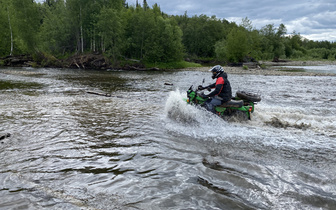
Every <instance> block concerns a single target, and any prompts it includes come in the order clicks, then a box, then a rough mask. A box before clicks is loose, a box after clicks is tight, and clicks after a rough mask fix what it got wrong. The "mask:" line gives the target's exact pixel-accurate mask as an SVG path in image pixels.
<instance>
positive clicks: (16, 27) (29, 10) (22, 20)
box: [11, 0, 42, 53]
mask: <svg viewBox="0 0 336 210" xmlns="http://www.w3.org/2000/svg"><path fill="white" fill-rule="evenodd" d="M11 2H12V9H13V10H14V11H15V13H14V18H13V34H14V40H15V43H16V45H17V50H18V52H19V53H34V52H36V50H37V49H36V47H37V44H38V36H37V34H38V31H39V27H40V20H41V18H42V17H41V15H40V11H39V10H38V7H37V4H36V3H35V2H34V1H31V0H11Z"/></svg>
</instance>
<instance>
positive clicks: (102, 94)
mask: <svg viewBox="0 0 336 210" xmlns="http://www.w3.org/2000/svg"><path fill="white" fill-rule="evenodd" d="M86 93H88V94H93V95H99V96H105V97H111V94H109V93H99V92H93V91H86Z"/></svg>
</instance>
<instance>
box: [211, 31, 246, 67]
mask: <svg viewBox="0 0 336 210" xmlns="http://www.w3.org/2000/svg"><path fill="white" fill-rule="evenodd" d="M248 50H249V46H248V37H247V33H246V30H245V29H244V28H242V27H238V28H234V29H232V30H231V32H230V33H229V34H228V37H227V39H226V41H223V40H222V41H221V42H218V43H217V44H216V52H217V57H221V56H224V58H223V59H224V60H226V61H229V62H234V63H236V62H243V61H244V58H245V57H246V56H247V55H248V53H249V52H248Z"/></svg>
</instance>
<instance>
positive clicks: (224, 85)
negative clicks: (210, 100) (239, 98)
mask: <svg viewBox="0 0 336 210" xmlns="http://www.w3.org/2000/svg"><path fill="white" fill-rule="evenodd" d="M208 87H210V88H215V90H214V91H212V92H211V93H209V94H208V95H207V96H208V97H214V96H218V97H220V99H221V100H222V101H223V102H227V101H229V100H231V98H232V90H231V85H230V82H229V80H228V79H227V74H226V73H225V72H223V73H221V74H220V75H219V76H218V78H217V80H216V83H213V84H211V85H209V86H208Z"/></svg>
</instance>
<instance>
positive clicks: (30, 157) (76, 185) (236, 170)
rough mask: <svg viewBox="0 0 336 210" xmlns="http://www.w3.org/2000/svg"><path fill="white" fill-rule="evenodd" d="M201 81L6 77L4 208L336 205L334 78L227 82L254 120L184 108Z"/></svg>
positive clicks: (1, 89) (98, 75)
mask: <svg viewBox="0 0 336 210" xmlns="http://www.w3.org/2000/svg"><path fill="white" fill-rule="evenodd" d="M203 78H206V84H208V83H210V82H212V80H211V79H210V75H209V74H208V73H207V72H192V71H175V72H174V71H167V72H124V71H105V72H97V71H89V70H59V69H29V68H28V69H25V68H18V69H0V107H1V108H0V120H1V121H0V134H1V135H3V134H6V133H10V134H11V136H10V137H8V138H5V139H2V140H0V158H1V163H0V172H1V173H0V197H1V200H0V209H336V175H335V174H336V117H335V115H336V88H335V87H336V77H307V76H303V77H294V76H292V77H290V76H251V75H229V79H230V82H231V84H232V88H233V92H235V91H237V90H250V91H253V92H258V93H260V94H261V95H262V101H261V102H260V103H259V104H258V105H257V106H256V111H255V113H253V114H254V115H253V117H252V121H249V122H240V121H239V120H235V119H232V120H231V121H230V122H227V121H224V120H222V119H220V118H218V117H216V116H214V115H211V114H209V113H207V112H205V111H203V110H200V109H197V108H195V107H192V106H189V105H186V104H185V103H184V102H183V100H182V98H183V97H185V91H186V90H187V89H188V88H189V86H190V85H191V84H194V85H198V84H200V82H201V81H202V79H203ZM165 82H169V83H173V84H174V85H173V86H165V85H164V83H165ZM87 91H96V92H104V93H110V94H111V95H112V97H104V96H98V95H93V94H88V93H87ZM279 102H280V103H279Z"/></svg>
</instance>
